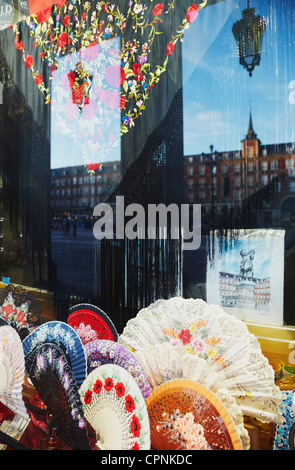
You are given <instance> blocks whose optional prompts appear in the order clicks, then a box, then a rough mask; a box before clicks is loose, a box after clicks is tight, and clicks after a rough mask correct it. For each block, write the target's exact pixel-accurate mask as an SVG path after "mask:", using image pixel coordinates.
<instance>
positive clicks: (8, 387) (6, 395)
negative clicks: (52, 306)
mask: <svg viewBox="0 0 295 470" xmlns="http://www.w3.org/2000/svg"><path fill="white" fill-rule="evenodd" d="M24 377H25V360H24V352H23V348H22V343H21V339H20V337H19V334H18V333H17V331H16V330H15V329H14V328H13V327H12V326H10V325H7V326H1V328H0V401H1V403H3V405H5V406H6V407H7V408H9V409H10V410H11V411H13V412H14V413H15V414H17V415H19V416H21V417H23V418H24V419H28V420H29V415H28V413H27V410H26V407H25V403H24V400H23V396H22V391H23V382H24Z"/></svg>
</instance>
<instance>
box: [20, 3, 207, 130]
mask: <svg viewBox="0 0 295 470" xmlns="http://www.w3.org/2000/svg"><path fill="white" fill-rule="evenodd" d="M175 1H176V0H171V1H170V2H169V3H168V4H167V6H166V7H164V3H157V4H155V5H153V4H152V2H153V0H150V2H149V1H148V0H147V1H146V2H145V4H143V3H141V1H140V0H138V1H137V2H135V3H134V4H133V2H129V3H128V10H127V11H122V10H120V6H119V5H117V7H116V8H115V5H114V4H111V3H110V2H105V1H98V0H89V1H85V2H83V3H82V2H81V0H67V1H65V0H62V1H61V2H58V3H57V4H55V5H53V7H52V8H47V9H45V10H43V11H41V12H38V13H36V14H33V15H31V16H30V17H28V18H26V20H25V23H26V24H27V25H28V27H29V30H30V35H31V37H33V38H34V47H35V48H38V49H39V51H40V52H39V54H40V56H41V58H42V60H46V61H47V64H48V67H49V68H50V69H51V70H52V71H54V70H55V69H56V68H58V67H59V59H60V58H61V57H63V56H64V55H65V54H68V53H70V54H73V53H74V52H77V51H81V50H86V49H87V48H88V47H89V46H90V45H92V44H94V43H96V44H100V43H101V42H102V41H103V40H106V39H111V38H116V37H122V48H121V52H120V63H119V64H116V68H118V67H120V83H119V84H120V85H121V86H122V91H121V93H120V95H121V99H120V106H122V108H121V109H123V108H124V109H126V113H125V116H123V118H122V122H121V134H124V133H127V132H129V129H130V128H131V127H133V126H134V122H135V120H136V119H138V118H139V117H140V116H141V114H142V112H143V110H144V109H145V102H146V100H147V99H148V97H149V92H150V88H151V87H154V86H155V85H156V84H157V83H158V82H159V80H160V77H161V75H162V74H163V73H164V72H165V71H166V69H167V65H168V58H169V57H170V56H171V55H172V54H173V52H174V50H175V47H176V44H177V42H178V41H182V40H183V35H184V32H185V30H186V29H187V28H188V27H189V26H190V24H191V23H192V22H193V21H195V20H196V18H197V16H198V13H199V10H200V9H202V8H203V7H205V6H206V3H207V0H204V1H203V2H202V3H201V4H200V5H199V6H198V5H196V4H192V5H191V6H190V7H188V8H187V11H186V16H185V18H184V19H183V20H182V23H181V24H180V25H178V26H177V30H176V31H175V33H174V34H173V35H172V37H171V38H170V40H169V41H168V43H167V48H166V57H164V59H163V62H162V64H160V63H159V64H157V66H156V68H155V70H152V67H151V62H150V59H149V57H150V54H151V53H152V48H153V44H154V41H155V39H156V38H157V36H159V35H161V34H162V33H163V30H162V29H161V25H162V23H163V22H164V21H166V18H167V17H168V16H169V15H173V14H174V6H175ZM149 3H150V6H149V5H148V4H149ZM82 6H83V9H84V12H83V14H82V15H81V13H80V12H79V9H78V7H79V8H81V7H82ZM164 13H165V15H164ZM151 14H152V17H151ZM127 21H128V23H129V25H130V31H132V30H133V32H134V38H133V39H132V40H130V39H129V40H127V41H126V40H125V39H124V34H123V33H124V30H125V28H126V25H127ZM11 29H12V30H13V32H14V35H15V38H14V41H15V42H14V43H15V47H16V49H17V50H19V51H22V53H23V57H24V60H25V64H26V66H27V67H28V68H30V69H31V72H32V75H33V79H34V80H35V83H36V85H37V86H38V88H39V89H40V91H41V93H42V94H43V96H44V99H45V102H46V103H47V104H48V103H50V102H51V95H50V86H49V85H46V84H45V83H44V80H43V79H42V75H41V74H40V73H39V72H38V70H36V68H35V64H34V63H33V58H32V56H30V55H27V54H26V51H25V47H24V44H23V42H22V41H20V27H19V24H14V25H12V26H11ZM137 35H138V37H139V38H144V42H143V44H141V43H140V41H139V40H138V39H137ZM146 38H148V40H147V39H146ZM109 72H111V70H109ZM51 78H52V77H51ZM41 79H42V81H41ZM112 86H114V84H112Z"/></svg>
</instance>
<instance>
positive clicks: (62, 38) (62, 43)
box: [57, 32, 69, 48]
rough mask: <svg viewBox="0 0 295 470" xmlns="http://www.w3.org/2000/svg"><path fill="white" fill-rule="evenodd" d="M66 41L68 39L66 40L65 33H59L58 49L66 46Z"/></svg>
mask: <svg viewBox="0 0 295 470" xmlns="http://www.w3.org/2000/svg"><path fill="white" fill-rule="evenodd" d="M68 39H69V38H68V35H67V33H65V32H63V33H60V35H59V36H58V38H57V43H58V47H60V48H62V47H65V46H66V45H67V44H68Z"/></svg>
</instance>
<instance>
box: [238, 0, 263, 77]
mask: <svg viewBox="0 0 295 470" xmlns="http://www.w3.org/2000/svg"><path fill="white" fill-rule="evenodd" d="M242 15H243V18H242V19H241V20H239V21H237V22H236V23H235V24H234V25H233V27H232V32H233V35H234V38H235V40H236V42H237V46H238V54H239V59H240V64H241V65H242V66H243V67H244V68H245V69H246V70H247V71H248V72H249V75H250V77H251V76H252V72H253V70H254V67H255V66H257V65H259V64H260V58H261V47H262V40H263V36H264V32H265V29H266V25H267V19H265V18H263V17H262V16H260V15H255V8H250V6H249V0H248V4H247V9H246V10H244V11H242Z"/></svg>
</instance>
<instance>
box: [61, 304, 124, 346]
mask: <svg viewBox="0 0 295 470" xmlns="http://www.w3.org/2000/svg"><path fill="white" fill-rule="evenodd" d="M67 323H68V324H69V325H71V326H72V327H73V328H74V329H75V330H76V331H77V333H78V335H79V336H80V338H81V341H82V343H83V344H86V343H88V342H89V341H94V340H96V339H109V340H111V341H117V339H118V333H117V330H116V328H115V326H114V324H113V322H112V320H111V319H110V318H109V316H108V315H107V314H106V313H105V312H104V311H103V310H101V309H100V308H98V307H96V306H95V305H91V304H79V305H75V306H74V307H72V308H70V310H69V316H68V319H67Z"/></svg>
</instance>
